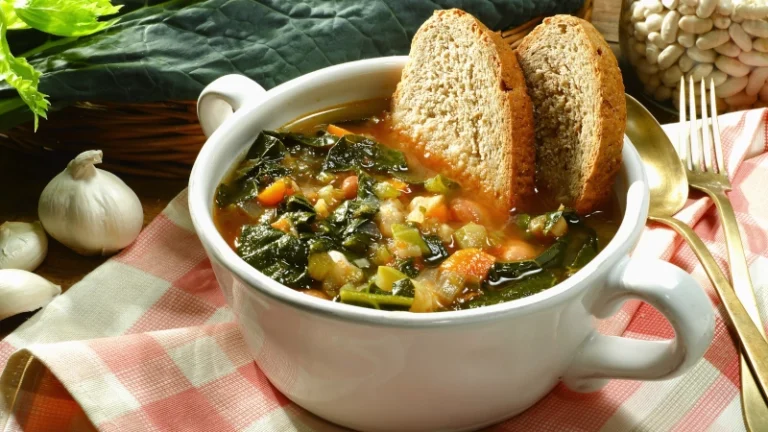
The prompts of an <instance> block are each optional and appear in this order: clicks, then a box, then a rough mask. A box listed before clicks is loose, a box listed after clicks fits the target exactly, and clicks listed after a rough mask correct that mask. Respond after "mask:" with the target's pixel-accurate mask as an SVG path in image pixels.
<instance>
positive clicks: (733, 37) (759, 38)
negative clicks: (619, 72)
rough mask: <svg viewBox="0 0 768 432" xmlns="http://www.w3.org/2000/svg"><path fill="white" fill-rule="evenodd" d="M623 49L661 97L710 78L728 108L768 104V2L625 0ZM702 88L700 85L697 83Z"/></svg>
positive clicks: (647, 86)
mask: <svg viewBox="0 0 768 432" xmlns="http://www.w3.org/2000/svg"><path fill="white" fill-rule="evenodd" d="M623 1H624V9H623V12H624V13H623V14H622V23H621V28H622V38H623V39H626V41H622V49H623V50H626V51H627V52H625V54H626V55H627V57H626V58H628V59H629V61H630V63H631V64H632V66H633V67H634V69H635V72H636V73H637V75H638V78H639V79H640V81H641V82H642V83H643V86H644V89H645V92H646V93H647V94H648V95H649V96H651V97H653V98H654V99H656V100H659V101H668V100H669V99H672V101H673V102H675V103H677V100H676V99H677V98H676V95H679V86H680V79H681V78H683V77H685V78H686V80H687V79H688V78H693V79H694V81H700V80H702V79H703V80H705V82H706V83H707V84H709V81H710V80H711V81H712V82H713V83H714V85H715V96H716V97H717V103H718V107H720V109H724V110H725V111H731V110H736V109H744V108H749V107H756V106H768V0H623ZM695 91H696V92H699V91H700V90H699V86H698V85H697V86H695Z"/></svg>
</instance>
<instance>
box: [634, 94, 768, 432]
mask: <svg viewBox="0 0 768 432" xmlns="http://www.w3.org/2000/svg"><path fill="white" fill-rule="evenodd" d="M626 99H627V129H626V134H627V136H628V137H629V139H630V140H632V144H634V146H635V148H636V149H637V152H638V153H640V158H641V159H642V161H643V165H644V167H645V171H646V175H647V176H648V187H649V188H650V192H651V199H650V209H649V216H648V218H649V219H651V220H653V221H656V222H660V223H663V224H664V225H667V226H669V227H671V228H672V229H674V230H675V231H677V233H678V234H680V235H681V236H682V237H683V238H684V239H685V240H686V241H687V242H688V244H689V245H690V246H691V249H693V252H694V253H695V254H696V256H697V257H698V258H699V261H701V264H702V266H703V267H704V270H705V271H706V272H707V275H708V276H709V278H710V279H711V280H712V285H714V287H715V289H716V290H717V294H718V296H720V300H721V301H722V302H723V306H724V307H725V310H726V312H727V313H728V316H729V317H730V318H731V322H732V323H733V326H734V328H735V330H736V334H737V336H738V339H739V340H740V342H741V346H742V357H741V359H742V369H741V383H742V386H741V387H742V407H743V411H744V421H745V423H746V424H747V427H748V428H749V429H750V430H754V431H763V430H768V406H766V403H765V399H764V398H763V395H765V394H768V343H766V341H765V339H763V337H762V335H761V334H760V332H759V331H758V329H757V327H755V325H754V322H753V321H752V319H751V318H750V317H749V315H748V314H747V311H746V310H745V309H744V306H743V305H742V304H741V302H740V301H739V300H738V298H737V297H736V294H735V293H734V291H733V288H732V287H731V285H730V284H729V283H728V279H727V278H726V277H725V275H724V274H723V272H722V271H721V270H720V267H718V266H717V263H716V262H715V260H714V258H712V254H711V253H710V252H709V250H708V249H707V247H706V246H705V245H704V243H703V242H702V241H701V239H700V238H699V237H698V236H697V235H696V233H694V232H693V230H692V229H691V227H689V226H688V225H686V224H684V223H682V222H680V221H679V220H677V219H675V218H673V217H672V216H673V215H674V214H676V213H677V212H679V211H680V210H681V209H682V208H683V206H685V201H686V199H687V198H688V179H687V177H686V173H685V168H684V166H683V163H682V161H680V158H679V156H678V155H677V152H675V148H674V146H673V145H672V142H670V141H669V137H667V134H666V133H665V132H664V130H663V129H662V128H661V125H659V123H658V121H656V118H654V117H653V116H652V115H651V113H649V112H648V110H646V109H645V107H643V106H642V105H641V104H640V103H639V102H638V101H637V100H635V99H634V98H633V97H632V96H629V95H626ZM745 357H746V360H747V361H746V362H745V361H744V360H745ZM747 363H748V364H749V366H750V367H751V369H752V372H753V373H750V372H749V369H748V368H747V367H746V364H747ZM755 379H757V382H756V381H755ZM761 390H762V394H761Z"/></svg>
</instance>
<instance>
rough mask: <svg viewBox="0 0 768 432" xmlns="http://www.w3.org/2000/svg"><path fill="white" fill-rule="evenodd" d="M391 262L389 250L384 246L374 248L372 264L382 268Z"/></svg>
mask: <svg viewBox="0 0 768 432" xmlns="http://www.w3.org/2000/svg"><path fill="white" fill-rule="evenodd" d="M391 260H392V254H391V253H389V249H387V247H386V246H384V245H379V246H377V247H376V250H375V251H374V252H373V256H371V261H373V263H374V264H376V265H380V266H383V265H384V264H387V263H388V262H390V261H391Z"/></svg>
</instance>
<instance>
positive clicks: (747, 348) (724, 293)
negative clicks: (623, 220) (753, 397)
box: [650, 217, 768, 399]
mask: <svg viewBox="0 0 768 432" xmlns="http://www.w3.org/2000/svg"><path fill="white" fill-rule="evenodd" d="M650 219H651V220H654V221H656V222H661V223H663V224H665V225H667V226H669V227H671V228H672V229H674V230H675V231H677V233H678V234H680V235H681V236H682V237H683V238H684V239H685V240H686V241H687V242H688V244H689V245H690V246H691V249H693V252H694V253H695V254H696V256H697V257H698V258H699V261H701V264H702V266H703V267H704V270H705V271H706V272H707V274H708V275H709V277H710V279H711V280H712V285H714V287H715V290H716V291H717V294H718V296H719V297H720V300H721V301H722V303H723V307H724V308H725V311H726V312H727V313H728V317H729V318H730V319H731V323H732V324H733V327H734V329H735V330H736V334H737V335H738V338H739V341H740V342H741V346H742V349H743V352H744V354H745V357H746V359H747V362H748V363H749V366H750V369H752V372H753V375H754V377H755V379H756V381H757V384H758V386H759V387H760V390H761V392H762V394H763V398H764V399H765V397H766V395H767V394H768V343H766V341H765V339H763V336H762V334H760V331H759V330H758V329H757V327H756V326H755V323H754V322H753V321H752V318H751V317H750V316H749V314H748V313H747V311H746V309H744V306H743V305H742V304H741V302H740V301H739V299H738V298H737V297H736V294H735V293H734V291H733V288H732V287H731V285H730V284H729V283H728V279H727V278H726V277H725V275H724V274H723V272H722V270H720V267H718V265H717V263H716V262H715V259H714V258H713V257H712V254H711V253H710V252H709V250H708V249H707V247H706V245H704V242H702V241H701V239H700V238H699V236H698V235H696V233H695V232H694V231H693V229H691V227H689V226H688V225H686V224H684V223H683V222H680V221H679V220H677V219H675V218H672V217H651V218H650Z"/></svg>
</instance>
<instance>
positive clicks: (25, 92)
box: [0, 12, 50, 131]
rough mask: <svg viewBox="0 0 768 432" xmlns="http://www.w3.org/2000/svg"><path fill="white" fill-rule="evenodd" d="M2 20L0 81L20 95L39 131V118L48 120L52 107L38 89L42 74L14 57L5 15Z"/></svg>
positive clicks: (0, 32)
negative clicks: (7, 34)
mask: <svg viewBox="0 0 768 432" xmlns="http://www.w3.org/2000/svg"><path fill="white" fill-rule="evenodd" d="M0 14H2V12H0ZM0 18H2V20H0V81H5V82H7V83H8V84H9V85H10V86H11V87H13V88H15V89H16V91H17V92H18V93H19V96H20V97H21V99H22V100H23V101H24V103H25V104H27V106H28V107H29V109H30V110H31V111H32V113H33V114H34V116H35V131H37V126H38V122H39V119H38V117H42V118H46V114H45V112H46V110H47V109H48V105H50V103H49V102H48V100H47V99H46V97H47V96H46V95H45V94H43V93H41V92H40V91H39V90H38V89H37V87H38V84H39V83H40V72H38V71H36V70H35V68H33V67H32V66H31V65H30V64H29V63H27V61H26V60H25V59H23V58H16V57H14V56H13V54H12V53H11V48H10V47H9V46H8V40H7V39H6V31H7V24H6V21H5V19H6V18H5V15H4V14H3V15H2V17H0Z"/></svg>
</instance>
